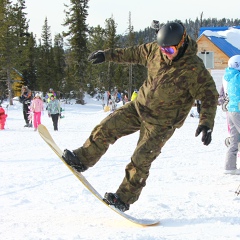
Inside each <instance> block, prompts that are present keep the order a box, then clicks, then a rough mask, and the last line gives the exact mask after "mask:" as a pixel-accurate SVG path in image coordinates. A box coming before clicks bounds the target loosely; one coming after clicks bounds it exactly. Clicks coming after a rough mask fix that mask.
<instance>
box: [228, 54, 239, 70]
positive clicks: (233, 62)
mask: <svg viewBox="0 0 240 240" xmlns="http://www.w3.org/2000/svg"><path fill="white" fill-rule="evenodd" d="M228 67H230V68H235V69H237V70H240V55H235V56H232V57H231V58H229V60H228Z"/></svg>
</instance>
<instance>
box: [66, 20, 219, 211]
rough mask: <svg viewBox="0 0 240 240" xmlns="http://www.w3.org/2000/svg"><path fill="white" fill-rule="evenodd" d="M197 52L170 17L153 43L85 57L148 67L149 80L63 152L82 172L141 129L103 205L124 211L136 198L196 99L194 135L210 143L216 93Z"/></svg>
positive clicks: (195, 46) (194, 45) (192, 42)
mask: <svg viewBox="0 0 240 240" xmlns="http://www.w3.org/2000/svg"><path fill="white" fill-rule="evenodd" d="M196 53H197V44H196V42H195V41H194V40H193V39H191V38H190V36H188V35H187V34H186V29H185V27H184V26H183V25H182V23H178V22H169V23H167V24H165V25H164V26H162V28H161V29H160V30H159V31H158V33H157V41H155V42H151V43H147V44H142V45H139V46H133V47H129V48H123V49H121V48H117V49H108V50H105V51H102V50H98V51H96V52H93V53H91V54H90V56H89V58H88V60H89V61H91V62H92V64H99V63H102V62H105V61H112V62H116V63H131V64H141V65H143V66H146V67H147V68H148V79H146V81H145V82H144V83H143V85H142V86H141V87H140V89H139V92H138V97H137V98H136V99H135V100H134V101H131V102H129V103H128V104H125V105H124V106H122V107H120V108H118V109H117V110H115V111H114V112H113V113H112V114H110V115H109V116H107V117H106V118H105V119H104V120H102V121H101V123H100V124H99V125H97V126H96V127H95V128H94V129H93V131H92V133H91V135H90V136H89V138H88V139H87V140H86V142H85V143H84V144H83V146H82V147H79V148H78V149H75V150H73V151H69V150H67V149H65V150H64V152H63V158H64V159H65V161H66V163H67V164H69V165H71V166H73V167H74V168H75V169H76V170H77V171H80V172H83V171H85V170H87V169H88V168H89V167H92V166H94V165H95V164H96V163H97V162H98V160H99V159H100V158H101V157H102V155H103V154H104V153H105V152H106V151H107V149H108V147H109V145H110V144H114V143H115V141H117V139H119V138H121V137H123V136H126V135H128V134H132V133H135V132H137V131H140V133H139V140H138V143H137V146H136V148H135V151H134V153H133V155H132V157H131V162H130V163H129V164H128V165H127V166H126V169H125V177H124V179H123V182H122V183H121V184H120V186H119V188H118V190H117V191H116V193H105V196H104V198H105V200H106V201H107V202H108V204H110V205H114V206H115V207H116V208H118V209H119V210H121V211H123V212H124V211H126V210H128V209H129V207H130V204H133V203H134V202H135V201H137V200H138V198H139V196H140V194H141V191H142V189H143V187H145V185H146V181H147V178H148V176H149V170H150V167H151V163H152V162H153V161H154V160H155V159H156V158H157V156H158V155H159V154H160V153H161V149H162V147H163V146H164V145H165V143H166V142H167V141H168V140H169V139H170V137H171V136H172V135H173V133H174V132H175V130H176V129H177V128H180V127H181V126H182V125H183V123H184V121H185V119H186V117H187V116H188V113H189V111H190V110H191V108H192V105H193V103H194V100H195V99H199V100H201V102H202V108H201V113H200V118H199V125H198V127H197V129H196V133H195V136H198V135H199V134H200V133H202V138H201V140H202V142H203V144H204V145H206V146H207V145H209V144H210V142H211V139H212V137H211V134H212V130H213V125H214V118H215V114H216V109H217V99H218V92H217V90H216V86H215V83H214V80H213V78H212V77H211V75H210V73H209V72H208V70H207V69H206V68H205V66H204V64H203V62H202V60H201V59H200V58H198V56H197V55H196ZM183 140H184V139H183Z"/></svg>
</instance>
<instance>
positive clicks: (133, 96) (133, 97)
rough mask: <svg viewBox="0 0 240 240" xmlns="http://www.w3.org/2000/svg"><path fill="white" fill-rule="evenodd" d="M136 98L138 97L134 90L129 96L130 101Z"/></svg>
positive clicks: (136, 91)
mask: <svg viewBox="0 0 240 240" xmlns="http://www.w3.org/2000/svg"><path fill="white" fill-rule="evenodd" d="M137 96H138V90H137V89H134V91H133V93H132V96H131V101H133V100H134V99H135V98H137Z"/></svg>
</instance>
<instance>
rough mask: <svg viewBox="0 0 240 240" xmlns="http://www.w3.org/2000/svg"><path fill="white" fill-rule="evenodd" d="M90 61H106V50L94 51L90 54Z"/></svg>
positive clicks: (94, 62)
mask: <svg viewBox="0 0 240 240" xmlns="http://www.w3.org/2000/svg"><path fill="white" fill-rule="evenodd" d="M88 61H89V62H92V64H98V63H102V62H105V54H104V51H102V50H98V51H95V52H92V53H91V54H90V55H89V56H88Z"/></svg>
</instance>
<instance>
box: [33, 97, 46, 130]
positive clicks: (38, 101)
mask: <svg viewBox="0 0 240 240" xmlns="http://www.w3.org/2000/svg"><path fill="white" fill-rule="evenodd" d="M31 110H32V112H33V125H34V131H37V128H38V125H39V124H41V112H42V111H43V100H42V98H41V97H40V95H39V93H37V94H36V95H35V97H34V99H33V100H32V103H31Z"/></svg>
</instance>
